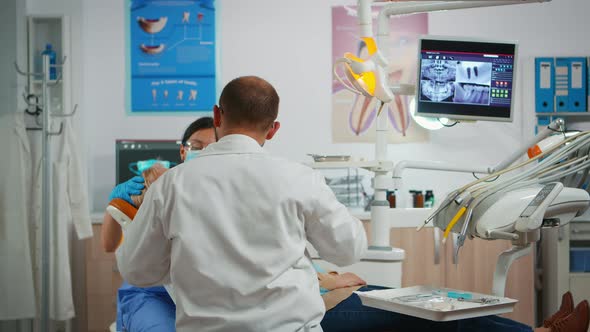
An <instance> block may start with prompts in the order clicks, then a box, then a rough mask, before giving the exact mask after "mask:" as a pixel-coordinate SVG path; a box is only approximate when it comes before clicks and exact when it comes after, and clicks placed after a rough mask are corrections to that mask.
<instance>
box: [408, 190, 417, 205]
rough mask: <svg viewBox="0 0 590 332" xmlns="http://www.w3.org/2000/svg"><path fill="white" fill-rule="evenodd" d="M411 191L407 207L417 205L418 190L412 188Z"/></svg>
mask: <svg viewBox="0 0 590 332" xmlns="http://www.w3.org/2000/svg"><path fill="white" fill-rule="evenodd" d="M409 193H410V195H409V196H408V204H407V207H409V208H412V207H416V190H410V191H409Z"/></svg>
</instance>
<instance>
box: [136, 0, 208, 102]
mask: <svg viewBox="0 0 590 332" xmlns="http://www.w3.org/2000/svg"><path fill="white" fill-rule="evenodd" d="M213 1H214V0H130V8H129V24H130V30H129V48H130V51H129V62H128V66H129V69H128V73H129V74H128V75H130V79H129V83H130V94H131V95H130V104H131V112H134V113H135V112H187V111H210V110H211V109H212V107H213V105H214V104H215V96H216V94H215V83H216V81H215V68H216V65H215V48H216V41H215V8H214V6H213Z"/></svg>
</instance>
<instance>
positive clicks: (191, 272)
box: [117, 135, 367, 332]
mask: <svg viewBox="0 0 590 332" xmlns="http://www.w3.org/2000/svg"><path fill="white" fill-rule="evenodd" d="M124 238H125V240H124V241H123V244H122V245H121V246H120V247H119V249H118V250H117V262H118V266H119V270H120V271H121V273H122V275H123V277H124V278H125V279H126V280H128V281H129V283H131V284H134V285H137V286H151V285H161V284H165V283H167V282H168V281H171V283H172V285H173V286H174V290H175V297H176V298H175V300H176V304H177V306H176V328H177V331H180V332H182V331H202V332H208V331H256V332H258V331H281V332H282V331H321V327H320V325H319V324H320V321H321V320H322V317H323V315H324V303H323V301H322V299H321V297H320V295H319V285H318V280H317V275H316V273H315V271H314V269H313V266H312V264H311V261H310V259H309V258H308V257H307V256H306V254H305V246H306V240H309V242H311V243H312V244H313V245H314V247H315V248H316V249H317V250H318V252H319V254H320V256H321V257H322V258H324V259H326V260H328V261H331V262H333V263H335V264H338V265H348V264H352V263H354V262H356V261H357V260H359V259H360V257H361V255H362V254H363V253H364V252H365V249H366V246H367V239H366V234H365V231H364V229H363V226H362V224H361V222H360V221H359V220H358V219H356V218H354V217H353V216H351V215H350V214H349V213H348V211H347V209H346V207H345V206H343V205H342V204H340V203H339V202H338V201H337V200H336V198H335V197H334V194H333V193H332V191H331V190H330V188H329V187H328V186H327V185H326V184H325V181H324V179H323V177H322V176H321V175H319V174H318V173H316V172H314V171H313V170H312V169H310V168H309V167H306V166H303V165H301V164H297V163H293V162H289V161H286V160H283V159H279V158H275V157H272V156H270V155H268V154H267V153H265V152H264V150H263V149H262V148H261V147H260V145H259V144H258V143H257V142H256V141H255V140H253V139H252V138H250V137H248V136H243V135H229V136H226V137H223V138H222V139H221V140H220V141H219V142H218V143H214V144H211V145H209V146H208V147H207V148H206V149H205V150H204V151H203V153H202V154H201V155H199V156H198V157H197V158H195V159H193V160H191V161H189V162H187V163H185V164H183V165H180V166H177V167H175V168H174V169H172V170H170V171H168V172H166V173H164V175H162V177H161V178H160V179H158V180H157V181H156V182H154V183H153V184H152V186H151V187H150V189H149V190H148V191H147V193H146V197H145V199H144V202H143V205H142V206H141V208H140V209H139V211H138V213H137V215H136V217H135V219H134V221H133V222H132V223H130V224H129V225H128V226H127V227H126V228H125V229H124Z"/></svg>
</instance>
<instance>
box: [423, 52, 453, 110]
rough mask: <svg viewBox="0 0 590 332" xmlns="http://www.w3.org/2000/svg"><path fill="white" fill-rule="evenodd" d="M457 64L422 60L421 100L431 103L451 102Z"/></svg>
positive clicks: (445, 61) (447, 61)
mask: <svg viewBox="0 0 590 332" xmlns="http://www.w3.org/2000/svg"><path fill="white" fill-rule="evenodd" d="M456 71H457V63H456V62H455V61H449V60H423V62H422V75H421V76H422V77H421V80H422V84H420V86H421V88H422V90H421V91H420V93H421V95H422V99H423V100H424V99H427V100H431V101H436V102H439V101H449V102H452V101H453V95H454V92H455V86H454V83H455V77H456Z"/></svg>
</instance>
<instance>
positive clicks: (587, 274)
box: [570, 272, 590, 278]
mask: <svg viewBox="0 0 590 332" xmlns="http://www.w3.org/2000/svg"><path fill="white" fill-rule="evenodd" d="M570 277H577V278H590V272H570Z"/></svg>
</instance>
